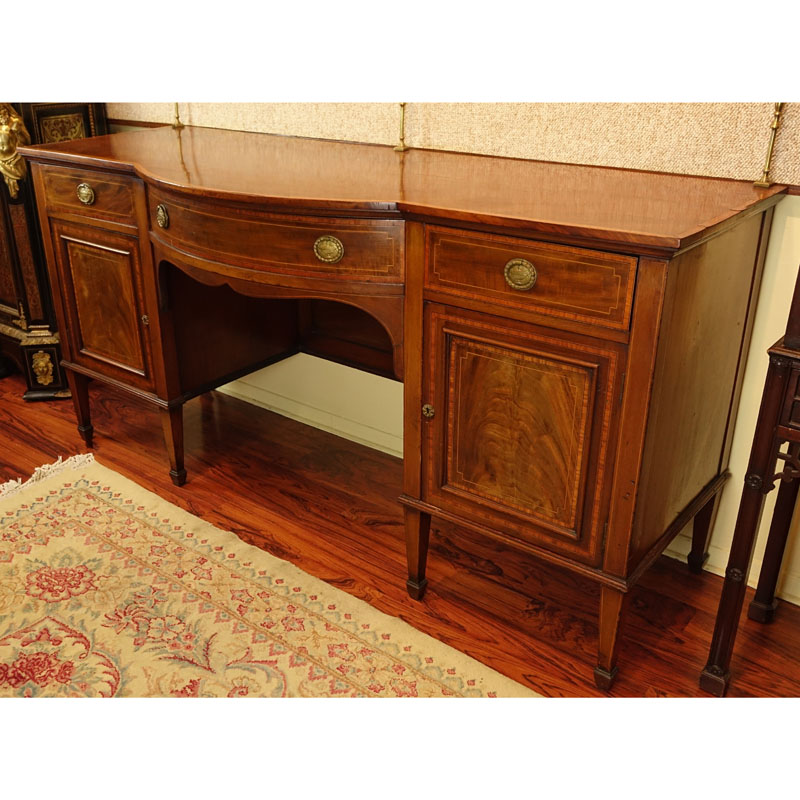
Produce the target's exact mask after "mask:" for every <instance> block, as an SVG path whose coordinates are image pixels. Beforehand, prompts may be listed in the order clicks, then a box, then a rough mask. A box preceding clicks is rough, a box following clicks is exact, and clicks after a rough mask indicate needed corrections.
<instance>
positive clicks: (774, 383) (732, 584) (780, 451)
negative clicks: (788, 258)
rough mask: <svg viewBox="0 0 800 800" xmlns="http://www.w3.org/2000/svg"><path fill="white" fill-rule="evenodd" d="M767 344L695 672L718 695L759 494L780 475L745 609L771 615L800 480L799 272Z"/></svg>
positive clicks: (760, 616)
mask: <svg viewBox="0 0 800 800" xmlns="http://www.w3.org/2000/svg"><path fill="white" fill-rule="evenodd" d="M767 352H768V354H769V369H768V371H767V378H766V381H765V384H764V393H763V395H762V398H761V408H760V410H759V412H758V421H757V423H756V431H755V435H754V437H753V446H752V448H751V451H750V461H749V463H748V466H747V473H746V474H745V478H744V489H743V490H742V499H741V502H740V504H739V514H738V516H737V518H736V528H735V529H734V534H733V543H732V544H731V552H730V556H729V559H728V565H727V568H726V570H725V582H724V584H723V587H722V597H721V598H720V604H719V611H718V612H717V621H716V624H715V627H714V635H713V638H712V640H711V651H710V653H709V657H708V663H707V664H706V666H705V668H704V669H703V671H702V673H701V674H700V687H701V688H702V689H705V690H706V691H708V692H711V693H712V694H715V695H717V696H719V697H722V695H724V694H725V692H726V691H727V688H728V684H729V682H730V662H731V654H732V652H733V644H734V640H735V638H736V630H737V627H738V624H739V617H740V616H741V611H742V603H743V602H744V595H745V590H746V588H747V575H748V572H749V570H750V562H751V560H752V557H753V547H754V544H755V540H756V534H757V533H758V528H759V523H760V521H761V515H762V512H763V508H764V499H765V497H766V495H767V494H769V492H771V491H772V490H773V489H774V488H775V486H776V485H777V484H778V483H779V484H780V488H779V490H778V497H777V499H776V501H775V510H774V513H773V516H772V523H771V525H770V529H769V535H768V538H767V546H766V549H765V551H764V562H763V566H762V569H761V574H760V576H759V581H758V588H757V589H756V595H755V598H754V600H753V602H752V603H751V604H750V608H749V610H748V616H749V617H750V618H751V619H754V620H758V621H759V622H770V621H771V620H772V619H773V616H774V613H775V608H776V604H777V603H776V600H775V587H776V584H777V582H778V574H779V572H780V567H781V561H782V560H783V553H784V550H785V547H786V540H787V537H788V534H789V527H790V525H791V522H792V513H793V511H794V506H795V501H796V500H797V493H798V488H800V273H799V274H798V279H797V282H796V284H795V289H794V295H793V297H792V305H791V309H790V312H789V321H788V323H787V327H786V334H785V335H784V337H783V338H782V339H780V340H779V341H778V342H776V343H775V344H774V345H773V346H772V347H771V348H770V349H769V350H768V351H767Z"/></svg>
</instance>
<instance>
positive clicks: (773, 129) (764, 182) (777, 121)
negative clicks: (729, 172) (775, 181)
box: [753, 103, 786, 189]
mask: <svg viewBox="0 0 800 800" xmlns="http://www.w3.org/2000/svg"><path fill="white" fill-rule="evenodd" d="M784 105H786V104H785V103H775V110H774V111H773V112H772V124H771V125H770V126H769V127H770V134H769V146H768V147H767V160H766V162H765V163H764V172H763V173H762V175H761V180H760V181H756V182H755V183H754V184H753V185H754V186H758V187H759V188H762V189H766V188H767V187H768V186H771V185H772V181H771V180H770V179H769V170H770V167H771V166H772V151H773V149H774V147H775V137H776V136H777V135H778V128H779V127H780V125H781V114H782V113H783V107H784Z"/></svg>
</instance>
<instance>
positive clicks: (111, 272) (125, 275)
mask: <svg viewBox="0 0 800 800" xmlns="http://www.w3.org/2000/svg"><path fill="white" fill-rule="evenodd" d="M53 241H54V244H55V250H56V259H57V261H58V269H59V271H60V273H61V286H63V288H64V296H63V298H62V301H63V303H64V307H65V308H64V311H65V315H66V318H67V319H68V320H69V324H68V329H67V332H66V333H67V338H68V341H69V346H68V353H67V358H68V359H69V360H72V361H74V362H75V363H77V364H81V365H83V366H86V367H88V368H90V369H93V370H96V371H98V372H100V373H102V374H104V375H108V376H109V377H113V378H117V379H119V380H123V381H124V382H126V383H131V384H133V385H136V386H141V387H143V388H152V381H151V375H150V373H151V369H150V351H149V339H148V336H147V324H146V323H147V321H148V320H147V316H146V313H145V309H144V307H143V301H142V297H143V290H142V285H141V266H140V259H139V251H138V242H137V239H136V238H135V237H131V236H126V235H124V234H113V233H109V232H107V231H104V230H100V229H98V228H92V227H90V226H85V225H71V224H67V223H55V222H54V223H53Z"/></svg>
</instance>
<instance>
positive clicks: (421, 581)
mask: <svg viewBox="0 0 800 800" xmlns="http://www.w3.org/2000/svg"><path fill="white" fill-rule="evenodd" d="M404 512H405V525H406V556H407V558H408V581H406V587H407V588H408V593H409V595H411V597H413V598H414V600H420V599H421V598H422V595H424V594H425V588H426V587H427V585H428V579H427V578H426V577H425V566H426V564H427V561H428V542H429V540H430V532H431V515H430V514H426V513H424V512H423V511H417V510H416V509H414V508H408V507H406V508H405V509H404Z"/></svg>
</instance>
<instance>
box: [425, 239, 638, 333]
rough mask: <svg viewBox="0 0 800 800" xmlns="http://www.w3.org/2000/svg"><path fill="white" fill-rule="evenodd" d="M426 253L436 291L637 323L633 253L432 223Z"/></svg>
mask: <svg viewBox="0 0 800 800" xmlns="http://www.w3.org/2000/svg"><path fill="white" fill-rule="evenodd" d="M426 254H427V255H426V265H425V286H426V289H428V290H433V291H434V292H436V293H437V294H445V295H449V296H450V297H452V298H464V299H466V300H470V301H479V302H481V303H482V304H484V307H485V304H486V303H490V304H495V305H499V306H504V307H507V308H514V309H517V310H520V311H528V312H532V313H533V314H536V315H545V316H548V317H558V318H561V319H570V320H575V321H578V322H588V323H590V324H592V325H600V326H603V327H607V328H615V329H618V330H627V329H628V326H629V325H630V318H631V306H632V302H633V287H634V283H635V280H636V263H637V260H636V258H634V257H632V256H625V255H619V254H617V253H604V252H602V251H599V250H588V249H584V248H578V247H567V246H565V245H557V244H549V243H547V242H535V241H531V240H530V239H520V238H517V237H512V236H500V235H495V234H487V233H475V232H470V231H461V230H455V229H451V228H444V227H437V226H430V227H429V228H428V232H427V247H426ZM448 302H450V303H453V304H455V305H458V303H457V302H455V303H454V301H453V300H448Z"/></svg>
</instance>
